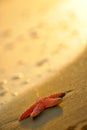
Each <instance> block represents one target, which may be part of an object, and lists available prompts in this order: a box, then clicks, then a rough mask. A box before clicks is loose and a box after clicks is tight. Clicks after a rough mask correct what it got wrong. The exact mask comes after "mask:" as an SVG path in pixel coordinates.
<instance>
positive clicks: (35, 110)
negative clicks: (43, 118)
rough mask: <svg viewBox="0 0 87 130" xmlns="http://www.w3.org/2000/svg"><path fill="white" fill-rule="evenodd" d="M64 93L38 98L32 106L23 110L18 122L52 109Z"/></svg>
mask: <svg viewBox="0 0 87 130" xmlns="http://www.w3.org/2000/svg"><path fill="white" fill-rule="evenodd" d="M65 94H66V93H65V92H60V93H55V94H52V95H49V96H47V97H44V98H43V97H42V98H39V99H38V100H37V101H36V102H35V103H34V104H32V105H31V106H29V108H28V109H27V110H25V111H24V112H23V113H22V114H21V115H20V117H19V120H20V121H21V120H23V119H25V118H27V117H29V116H30V117H32V118H33V117H36V116H37V115H38V114H39V113H41V112H42V111H43V110H44V109H46V108H49V107H53V106H55V105H57V104H59V103H60V102H61V100H62V98H63V97H64V96H65Z"/></svg>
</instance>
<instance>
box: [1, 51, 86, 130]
mask: <svg viewBox="0 0 87 130" xmlns="http://www.w3.org/2000/svg"><path fill="white" fill-rule="evenodd" d="M36 87H37V90H38V93H39V95H40V96H46V95H48V94H51V93H54V92H60V91H66V90H70V89H73V91H72V92H71V93H69V94H67V95H66V96H65V97H64V99H63V101H62V103H61V104H60V105H59V106H57V107H54V108H50V109H47V110H45V111H44V112H42V113H41V114H40V115H39V116H38V117H37V118H36V119H35V120H32V119H31V118H27V119H26V120H23V121H21V122H19V121H18V117H19V115H20V114H21V112H23V111H24V110H25V109H26V108H27V107H28V106H29V105H30V104H32V103H33V102H34V101H36V93H35V91H33V90H32V91H28V92H26V93H25V94H23V95H21V97H19V98H18V99H16V100H15V101H14V102H12V103H11V104H9V105H8V106H7V107H6V108H4V109H3V110H2V111H1V112H0V130H48V129H50V130H86V129H87V51H86V52H85V53H84V54H83V55H82V56H81V57H80V58H79V59H78V60H77V61H76V62H74V63H73V64H72V65H70V66H68V67H66V68H65V69H64V70H63V71H61V73H60V74H56V75H55V76H54V77H53V78H52V79H49V80H48V81H47V82H45V83H44V84H42V85H40V86H36Z"/></svg>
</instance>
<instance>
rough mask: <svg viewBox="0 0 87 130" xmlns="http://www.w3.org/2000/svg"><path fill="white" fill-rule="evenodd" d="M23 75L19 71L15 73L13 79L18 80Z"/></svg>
mask: <svg viewBox="0 0 87 130" xmlns="http://www.w3.org/2000/svg"><path fill="white" fill-rule="evenodd" d="M22 77H23V74H21V73H18V74H15V75H14V77H13V78H12V79H14V80H16V79H21V78H22Z"/></svg>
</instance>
